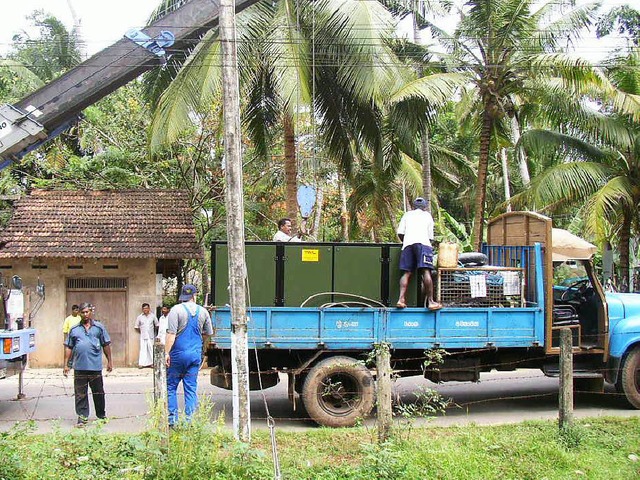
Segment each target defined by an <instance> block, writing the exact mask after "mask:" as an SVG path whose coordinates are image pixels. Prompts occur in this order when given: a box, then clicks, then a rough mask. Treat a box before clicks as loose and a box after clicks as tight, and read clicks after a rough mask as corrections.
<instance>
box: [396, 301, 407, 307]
mask: <svg viewBox="0 0 640 480" xmlns="http://www.w3.org/2000/svg"><path fill="white" fill-rule="evenodd" d="M396 307H397V308H407V304H406V303H404V302H398V303H396Z"/></svg>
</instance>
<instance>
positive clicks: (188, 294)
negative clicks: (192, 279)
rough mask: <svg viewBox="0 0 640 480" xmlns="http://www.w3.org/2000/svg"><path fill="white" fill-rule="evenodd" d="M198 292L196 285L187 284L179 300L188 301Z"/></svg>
mask: <svg viewBox="0 0 640 480" xmlns="http://www.w3.org/2000/svg"><path fill="white" fill-rule="evenodd" d="M196 293H198V289H197V288H196V286H195V285H191V284H187V285H183V286H182V293H180V298H179V300H180V301H181V302H186V301H188V300H191V298H192V297H193V296H194V295H195V294H196Z"/></svg>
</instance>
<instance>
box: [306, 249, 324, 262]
mask: <svg viewBox="0 0 640 480" xmlns="http://www.w3.org/2000/svg"><path fill="white" fill-rule="evenodd" d="M302 261H303V262H318V261H320V250H311V249H306V248H303V249H302Z"/></svg>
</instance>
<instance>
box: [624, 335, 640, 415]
mask: <svg viewBox="0 0 640 480" xmlns="http://www.w3.org/2000/svg"><path fill="white" fill-rule="evenodd" d="M619 383H620V386H621V387H622V391H623V392H624V395H625V396H626V397H627V400H628V401H629V403H630V404H631V405H633V406H634V407H635V408H638V409H640V347H636V348H635V349H633V350H632V351H631V352H630V353H629V354H628V355H627V356H626V358H625V360H624V363H623V365H622V369H621V370H620V380H619Z"/></svg>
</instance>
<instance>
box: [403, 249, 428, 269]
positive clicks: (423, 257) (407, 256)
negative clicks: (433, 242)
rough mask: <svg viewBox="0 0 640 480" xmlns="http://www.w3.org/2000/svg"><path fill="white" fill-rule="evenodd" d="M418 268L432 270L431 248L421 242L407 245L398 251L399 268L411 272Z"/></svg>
mask: <svg viewBox="0 0 640 480" xmlns="http://www.w3.org/2000/svg"><path fill="white" fill-rule="evenodd" d="M420 268H428V269H429V270H433V248H431V247H429V246H427V245H423V244H421V243H414V244H413V245H408V246H407V247H406V248H404V249H403V250H402V252H401V253H400V270H404V271H405V272H413V271H415V270H417V269H420Z"/></svg>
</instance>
